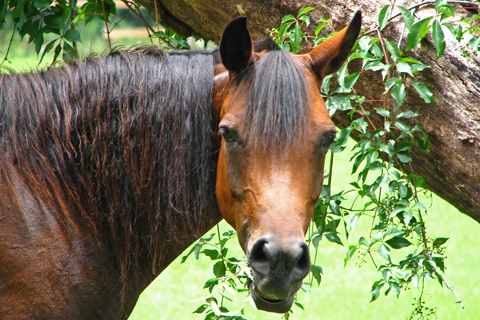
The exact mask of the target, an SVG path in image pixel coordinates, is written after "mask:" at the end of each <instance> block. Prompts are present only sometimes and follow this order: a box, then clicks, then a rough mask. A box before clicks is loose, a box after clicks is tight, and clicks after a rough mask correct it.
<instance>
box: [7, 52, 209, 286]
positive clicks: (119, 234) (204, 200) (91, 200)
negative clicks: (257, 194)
mask: <svg viewBox="0 0 480 320" xmlns="http://www.w3.org/2000/svg"><path fill="white" fill-rule="evenodd" d="M212 90H213V58H212V54H211V53H210V52H173V53H165V52H163V51H161V50H158V49H153V48H137V49H134V50H126V51H125V50H116V51H115V52H113V53H112V54H110V55H108V56H105V57H98V58H89V59H88V60H87V61H85V62H76V63H74V64H73V65H65V66H62V67H60V68H52V69H50V70H47V71H42V72H36V73H31V74H13V75H5V76H0V149H1V151H2V152H1V154H0V162H1V164H2V165H1V166H0V170H1V172H0V177H1V178H2V179H5V176H6V175H8V172H7V171H6V170H5V169H2V168H4V167H5V166H9V165H11V164H12V163H13V164H14V165H15V166H16V168H17V169H18V171H19V173H20V174H21V175H22V178H23V179H24V180H25V181H26V183H27V184H28V185H29V186H30V188H31V189H32V191H33V193H34V194H36V196H37V197H38V200H39V201H49V202H50V204H51V206H52V207H55V209H56V211H58V212H57V214H59V215H63V216H64V218H65V219H66V220H68V221H69V222H68V223H72V221H70V218H69V216H75V219H74V220H73V223H84V225H85V226H86V227H88V228H91V229H92V230H96V231H92V232H94V233H96V236H97V237H102V238H103V237H108V238H109V239H110V240H109V241H110V242H111V243H113V244H114V246H115V250H116V252H117V255H118V256H119V260H120V261H121V264H122V273H123V275H124V277H126V276H127V274H134V273H132V270H131V268H133V269H135V268H137V267H138V263H139V259H140V255H142V254H145V252H146V251H148V252H149V253H148V254H149V255H152V256H153V257H154V263H153V266H152V267H153V270H152V272H153V273H154V274H157V273H158V270H156V268H158V266H159V265H160V262H161V260H162V258H163V255H164V254H165V252H164V250H163V248H164V246H165V245H166V244H167V243H169V242H170V243H171V241H172V240H178V241H180V242H182V241H184V239H188V238H189V239H190V240H192V237H195V236H197V237H198V236H200V235H201V234H199V233H200V232H201V231H202V230H203V229H204V228H205V227H204V226H205V225H207V224H208V215H207V214H206V211H207V210H208V209H212V207H213V206H214V205H212V204H214V203H215V201H214V198H215V196H214V192H215V170H216V160H215V152H216V146H215V144H214V140H213V130H214V126H215V124H214V121H215V120H214V118H213V115H212ZM6 180H8V179H6ZM6 180H4V183H5V181H6ZM65 205H66V207H67V208H68V209H65ZM141 246H143V247H144V248H146V251H145V250H139V248H140V247H141Z"/></svg>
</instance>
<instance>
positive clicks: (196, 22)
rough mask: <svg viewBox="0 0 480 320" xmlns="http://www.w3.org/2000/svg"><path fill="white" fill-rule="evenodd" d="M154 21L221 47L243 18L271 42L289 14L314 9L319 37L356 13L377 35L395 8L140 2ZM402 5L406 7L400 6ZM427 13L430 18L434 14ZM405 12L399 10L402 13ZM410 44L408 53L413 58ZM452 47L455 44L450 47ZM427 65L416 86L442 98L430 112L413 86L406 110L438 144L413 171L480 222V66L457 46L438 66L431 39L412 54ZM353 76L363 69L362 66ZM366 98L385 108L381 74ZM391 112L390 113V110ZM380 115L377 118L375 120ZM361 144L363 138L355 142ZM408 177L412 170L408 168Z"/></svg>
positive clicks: (342, 116) (366, 2) (368, 85)
mask: <svg viewBox="0 0 480 320" xmlns="http://www.w3.org/2000/svg"><path fill="white" fill-rule="evenodd" d="M137 2H138V3H141V4H142V5H144V6H145V7H146V8H147V10H148V11H149V12H150V13H153V14H154V13H155V8H154V3H156V4H157V6H158V7H157V12H158V13H159V15H160V20H161V23H162V24H164V25H166V26H168V27H171V28H172V29H174V30H176V31H177V32H179V33H181V34H184V35H192V34H193V35H196V36H199V37H202V38H204V39H207V40H212V41H215V42H217V43H218V42H219V40H220V37H221V34H222V32H223V28H224V27H225V26H226V24H227V23H228V22H229V21H230V20H232V19H233V18H236V17H238V16H241V15H245V16H247V17H248V18H249V21H248V26H249V29H250V32H251V34H252V37H253V38H254V39H256V40H258V39H262V38H265V37H266V36H268V31H267V30H268V29H271V28H278V27H279V25H280V20H281V18H282V17H283V16H285V15H287V14H292V15H296V14H297V12H298V11H299V10H300V9H302V8H305V7H307V6H312V7H314V8H315V10H313V11H310V12H309V15H310V18H311V21H312V25H311V26H310V29H312V30H315V27H316V23H315V21H317V20H319V19H320V18H327V19H331V20H332V23H333V26H334V28H335V29H336V30H339V29H340V28H342V27H344V26H346V25H348V23H349V22H350V20H351V18H352V17H353V14H354V13H355V11H356V10H362V13H363V30H365V31H367V30H371V29H373V28H374V27H375V24H376V22H377V21H378V16H379V12H380V10H381V9H382V8H383V6H384V5H387V4H390V2H389V1H387V0H377V1H376V2H375V5H372V2H371V1H370V0H350V1H340V0H325V1H322V2H321V3H320V2H317V1H310V0H303V1H290V0H270V1H266V0H237V1H230V0H226V1H225V0H137ZM400 2H401V3H400ZM415 3H418V1H417V2H414V1H411V0H410V1H407V0H405V1H397V2H396V4H397V5H402V6H404V7H409V6H411V5H412V4H415ZM428 10H429V9H428V8H427V9H421V10H419V11H418V12H417V15H418V16H422V15H423V14H426V13H427V12H428ZM396 11H397V10H396ZM402 30H403V23H402V20H401V19H396V20H394V21H393V22H392V23H390V24H389V25H388V26H387V27H386V28H385V29H384V30H383V31H382V35H383V36H384V37H385V38H386V39H388V40H389V41H398V39H399V38H400V37H401V35H402ZM405 39H406V36H404V38H403V42H402V46H401V50H405V48H406V44H405ZM447 42H448V41H447ZM408 54H409V55H411V56H413V57H414V58H416V59H417V60H419V61H422V62H423V63H425V64H426V65H429V66H431V68H429V69H425V70H424V71H422V72H418V73H417V74H416V76H415V81H419V82H423V83H424V84H426V85H427V86H428V87H429V88H430V90H431V91H432V92H433V94H434V98H435V100H437V101H438V103H436V104H427V103H425V102H424V100H423V99H422V98H420V97H419V95H418V94H417V93H416V91H415V89H414V88H413V86H407V88H408V89H407V98H406V100H405V104H404V106H402V107H401V109H400V111H402V110H407V109H410V110H413V111H415V112H417V113H420V114H421V116H420V117H417V118H412V119H410V120H407V121H405V122H408V123H409V124H412V123H414V124H419V125H420V126H421V127H422V128H423V129H424V130H425V132H427V133H428V135H429V139H430V141H431V146H430V149H429V150H428V151H427V152H420V151H419V150H412V152H411V155H412V157H413V159H414V161H413V163H412V169H413V172H414V173H415V174H418V175H421V176H423V177H424V178H425V181H426V184H427V187H428V188H429V189H430V190H431V191H433V192H434V193H435V194H437V195H438V196H440V197H442V198H443V199H445V200H446V201H448V202H449V203H451V204H452V205H453V206H455V207H456V208H458V209H459V210H460V211H461V212H463V213H465V214H467V215H468V216H470V217H472V218H473V219H475V220H477V221H478V222H480V71H479V70H480V67H479V66H480V63H479V60H478V58H477V59H474V58H464V57H462V55H461V52H460V50H458V49H456V48H455V46H454V45H448V44H447V49H446V50H445V54H444V55H443V57H441V58H440V59H439V60H438V61H437V60H436V59H435V48H434V46H433V43H432V42H431V41H430V40H428V37H427V38H426V39H425V40H424V41H422V45H421V47H420V48H418V47H417V48H416V49H415V50H412V51H410V52H409V53H408ZM351 68H355V63H353V64H352V66H351ZM356 88H357V91H358V93H359V94H361V95H363V96H365V97H366V98H367V100H382V99H383V97H384V96H383V92H384V90H385V88H384V84H383V82H382V79H381V76H380V74H379V73H378V72H377V73H373V72H372V71H368V72H365V73H364V74H363V75H362V76H361V77H360V79H359V81H358V82H357V84H356ZM381 106H382V107H385V106H384V105H383V103H382V102H376V103H365V104H364V107H365V108H367V109H368V110H373V108H375V107H381ZM385 108H386V107H385ZM373 114H375V112H372V115H373ZM349 119H350V118H349V116H348V115H347V114H346V113H342V112H337V113H336V115H335V116H334V120H335V121H336V123H337V125H338V126H340V127H344V126H348V125H349V123H350V120H349ZM372 121H373V124H374V126H375V127H377V128H381V127H383V118H382V117H380V116H378V117H375V116H373V118H372ZM354 138H355V137H354ZM405 170H406V171H408V173H409V172H410V167H407V168H405Z"/></svg>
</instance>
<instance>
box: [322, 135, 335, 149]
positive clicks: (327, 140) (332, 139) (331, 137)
mask: <svg viewBox="0 0 480 320" xmlns="http://www.w3.org/2000/svg"><path fill="white" fill-rule="evenodd" d="M336 138H337V133H336V132H332V133H330V134H329V135H328V136H326V137H325V138H324V140H323V145H324V146H325V147H326V148H330V145H331V144H332V143H333V142H335V139H336Z"/></svg>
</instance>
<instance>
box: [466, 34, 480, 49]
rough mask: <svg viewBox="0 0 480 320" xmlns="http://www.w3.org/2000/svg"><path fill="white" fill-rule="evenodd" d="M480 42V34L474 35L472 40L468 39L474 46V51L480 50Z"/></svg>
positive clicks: (470, 44)
mask: <svg viewBox="0 0 480 320" xmlns="http://www.w3.org/2000/svg"><path fill="white" fill-rule="evenodd" d="M479 43H480V37H479V36H477V37H473V38H472V39H470V41H468V45H469V46H470V47H472V49H473V51H478V45H479Z"/></svg>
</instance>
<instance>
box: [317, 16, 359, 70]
mask: <svg viewBox="0 0 480 320" xmlns="http://www.w3.org/2000/svg"><path fill="white" fill-rule="evenodd" d="M361 25H362V13H361V12H360V11H357V13H356V14H355V16H354V17H353V20H352V22H351V23H350V25H349V26H348V27H346V28H344V29H343V30H342V31H340V32H338V33H337V34H335V35H334V36H332V37H330V38H329V39H328V40H326V41H324V42H322V43H320V44H319V45H318V46H317V47H315V48H314V49H313V50H312V51H311V52H310V53H309V54H308V55H309V56H310V58H311V60H312V69H313V71H314V72H315V75H316V76H317V77H318V78H319V79H323V78H324V77H325V76H326V75H329V74H331V73H334V72H335V71H337V70H338V69H340V67H341V66H342V64H343V63H344V62H345V60H346V59H347V57H348V55H349V54H350V51H351V50H352V48H353V45H354V44H355V41H357V37H358V34H359V33H360V27H361Z"/></svg>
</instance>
